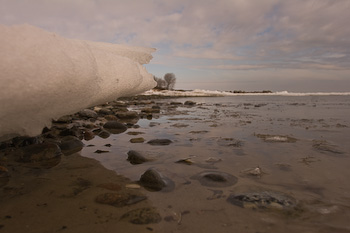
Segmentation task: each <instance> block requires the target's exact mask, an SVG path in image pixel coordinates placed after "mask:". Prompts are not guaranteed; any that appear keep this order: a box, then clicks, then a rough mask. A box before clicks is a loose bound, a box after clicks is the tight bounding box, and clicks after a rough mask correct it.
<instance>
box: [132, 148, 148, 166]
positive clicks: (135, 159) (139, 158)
mask: <svg viewBox="0 0 350 233" xmlns="http://www.w3.org/2000/svg"><path fill="white" fill-rule="evenodd" d="M127 160H128V161H129V162H130V163H131V164H134V165H135V164H142V163H145V162H147V161H148V159H146V158H145V157H144V156H143V155H142V154H141V153H139V152H137V151H134V150H130V151H129V152H128V159H127Z"/></svg>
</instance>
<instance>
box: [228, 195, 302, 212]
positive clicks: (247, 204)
mask: <svg viewBox="0 0 350 233" xmlns="http://www.w3.org/2000/svg"><path fill="white" fill-rule="evenodd" d="M227 201H228V202H229V203H231V204H233V205H236V206H239V207H242V208H251V209H278V210H283V209H292V208H294V207H296V204H297V203H296V200H295V199H294V198H292V197H290V196H288V195H286V194H284V193H281V192H275V191H257V192H247V193H237V194H231V195H230V196H229V197H228V198H227Z"/></svg>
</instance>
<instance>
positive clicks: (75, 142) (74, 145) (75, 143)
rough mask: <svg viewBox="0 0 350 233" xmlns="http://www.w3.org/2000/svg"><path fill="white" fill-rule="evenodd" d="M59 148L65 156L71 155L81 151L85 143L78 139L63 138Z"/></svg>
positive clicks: (71, 137) (72, 137)
mask: <svg viewBox="0 0 350 233" xmlns="http://www.w3.org/2000/svg"><path fill="white" fill-rule="evenodd" d="M59 147H60V148H61V151H62V153H63V154H64V155H71V154H73V153H76V152H79V151H81V150H82V149H83V147H84V143H82V142H81V141H80V140H79V138H77V137H74V136H66V137H64V138H62V140H61V143H60V144H59Z"/></svg>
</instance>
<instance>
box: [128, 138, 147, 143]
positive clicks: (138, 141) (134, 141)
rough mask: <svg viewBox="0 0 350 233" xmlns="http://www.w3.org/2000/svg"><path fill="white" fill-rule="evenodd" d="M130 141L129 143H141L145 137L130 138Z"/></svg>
mask: <svg viewBox="0 0 350 233" xmlns="http://www.w3.org/2000/svg"><path fill="white" fill-rule="evenodd" d="M130 142H131V143H143V142H145V139H144V138H131V139H130Z"/></svg>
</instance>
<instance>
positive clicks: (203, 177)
mask: <svg viewBox="0 0 350 233" xmlns="http://www.w3.org/2000/svg"><path fill="white" fill-rule="evenodd" d="M191 179H194V180H198V181H199V182H200V183H201V185H203V186H208V187H228V186H232V185H234V184H236V183H237V181H238V179H237V177H235V176H233V175H231V174H228V173H224V172H219V171H204V172H201V173H199V174H197V175H195V176H192V177H191Z"/></svg>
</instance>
